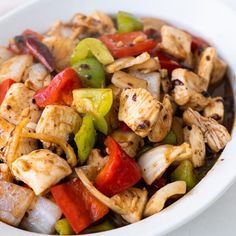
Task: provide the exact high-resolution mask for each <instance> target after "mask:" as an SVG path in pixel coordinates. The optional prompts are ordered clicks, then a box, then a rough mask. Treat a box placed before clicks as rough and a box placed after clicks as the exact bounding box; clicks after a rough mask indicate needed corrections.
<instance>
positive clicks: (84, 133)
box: [74, 114, 96, 164]
mask: <svg viewBox="0 0 236 236" xmlns="http://www.w3.org/2000/svg"><path fill="white" fill-rule="evenodd" d="M74 140H75V143H76V146H77V148H78V156H79V161H80V164H83V163H84V162H85V161H86V160H87V158H88V156H89V154H90V152H91V151H92V149H93V147H94V145H95V141H96V130H95V128H94V125H93V116H92V115H89V114H88V115H85V116H84V117H83V121H82V125H81V127H80V129H79V131H78V132H77V134H76V135H75V138H74Z"/></svg>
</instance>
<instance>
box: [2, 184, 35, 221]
mask: <svg viewBox="0 0 236 236" xmlns="http://www.w3.org/2000/svg"><path fill="white" fill-rule="evenodd" d="M0 189H1V191H0V221H2V222H5V223H7V224H10V225H13V226H17V225H19V223H20V222H21V219H22V218H23V216H24V214H25V212H26V210H27V209H28V207H29V206H30V204H31V202H32V200H33V199H34V193H33V191H32V190H30V189H28V188H24V187H21V186H18V185H16V184H13V183H8V182H6V181H0Z"/></svg>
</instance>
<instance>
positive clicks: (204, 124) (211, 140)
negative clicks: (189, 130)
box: [183, 108, 231, 152]
mask: <svg viewBox="0 0 236 236" xmlns="http://www.w3.org/2000/svg"><path fill="white" fill-rule="evenodd" d="M183 119H184V122H185V123H186V124H187V125H189V126H191V125H196V126H197V127H199V128H200V130H201V131H202V133H203V135H204V138H205V140H206V142H207V144H208V146H209V147H210V148H211V150H212V151H214V152H219V151H220V150H221V149H223V148H224V147H225V145H226V144H227V143H228V142H229V141H230V139H231V137H230V134H229V132H228V131H227V129H226V128H225V127H224V126H223V125H220V124H218V123H217V121H216V120H214V119H212V118H206V117H204V116H201V115H200V114H199V113H198V112H197V111H194V110H192V109H191V108H188V110H186V111H185V112H184V114H183Z"/></svg>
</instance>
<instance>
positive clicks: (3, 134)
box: [0, 116, 15, 161]
mask: <svg viewBox="0 0 236 236" xmlns="http://www.w3.org/2000/svg"><path fill="white" fill-rule="evenodd" d="M14 128H15V126H14V125H13V124H11V123H9V122H7V121H6V120H5V119H3V118H2V117H1V116H0V159H1V160H3V161H6V160H5V154H4V153H5V150H4V149H5V147H6V146H7V142H8V141H9V139H10V137H11V134H12V132H13V130H14Z"/></svg>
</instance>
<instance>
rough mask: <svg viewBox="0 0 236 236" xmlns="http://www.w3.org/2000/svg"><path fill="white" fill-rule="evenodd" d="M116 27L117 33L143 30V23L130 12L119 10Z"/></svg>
mask: <svg viewBox="0 0 236 236" xmlns="http://www.w3.org/2000/svg"><path fill="white" fill-rule="evenodd" d="M117 27H118V32H119V33H124V32H132V31H139V30H143V23H142V22H141V21H140V20H139V19H137V18H135V17H134V16H133V15H131V14H130V13H127V12H124V11H119V12H118V14H117Z"/></svg>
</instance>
